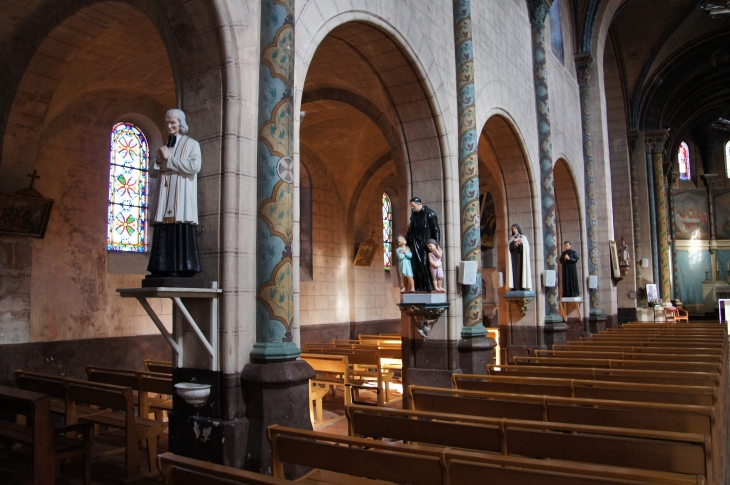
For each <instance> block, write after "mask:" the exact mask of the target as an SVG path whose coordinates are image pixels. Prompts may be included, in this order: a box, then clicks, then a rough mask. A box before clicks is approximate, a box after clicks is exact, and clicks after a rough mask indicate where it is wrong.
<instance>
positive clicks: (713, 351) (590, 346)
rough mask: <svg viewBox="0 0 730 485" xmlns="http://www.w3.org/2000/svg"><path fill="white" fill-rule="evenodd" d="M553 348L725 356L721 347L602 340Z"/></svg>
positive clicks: (571, 343) (579, 350) (580, 350)
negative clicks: (606, 341)
mask: <svg viewBox="0 0 730 485" xmlns="http://www.w3.org/2000/svg"><path fill="white" fill-rule="evenodd" d="M553 350H571V351H573V352H593V351H603V352H634V353H643V352H646V353H650V354H656V353H667V354H679V355H681V354H690V355H692V354H695V353H700V354H707V355H718V356H720V357H724V355H723V351H722V349H721V348H709V349H707V348H705V349H697V348H687V347H647V346H635V345H609V344H603V343H601V342H568V343H565V344H554V345H553Z"/></svg>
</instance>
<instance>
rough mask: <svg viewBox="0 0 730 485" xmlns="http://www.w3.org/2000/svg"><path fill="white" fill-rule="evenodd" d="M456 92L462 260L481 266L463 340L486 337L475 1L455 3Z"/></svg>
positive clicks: (469, 289)
mask: <svg viewBox="0 0 730 485" xmlns="http://www.w3.org/2000/svg"><path fill="white" fill-rule="evenodd" d="M454 42H455V44H456V63H457V64H456V82H457V86H456V90H457V103H458V107H459V187H460V190H459V193H460V196H461V259H462V261H475V262H476V263H477V280H476V283H474V284H473V285H469V286H466V285H464V287H463V290H462V297H463V301H464V327H463V328H462V331H461V334H462V336H463V337H473V336H481V335H486V333H487V331H486V329H485V328H484V324H483V321H482V271H481V269H482V248H481V235H480V227H479V157H478V154H477V141H478V137H479V135H478V134H477V120H476V106H475V105H474V103H475V96H474V51H473V44H472V37H471V0H454Z"/></svg>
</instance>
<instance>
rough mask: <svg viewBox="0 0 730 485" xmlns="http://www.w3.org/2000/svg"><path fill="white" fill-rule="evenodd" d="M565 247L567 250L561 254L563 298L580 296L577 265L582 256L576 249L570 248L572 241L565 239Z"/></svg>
mask: <svg viewBox="0 0 730 485" xmlns="http://www.w3.org/2000/svg"><path fill="white" fill-rule="evenodd" d="M563 248H564V249H565V251H563V252H562V253H561V254H560V264H561V266H562V267H563V298H572V297H576V296H580V285H579V284H578V268H577V265H576V263H577V262H578V260H579V259H580V258H579V257H578V253H576V252H575V250H573V249H570V241H565V242H564V243H563Z"/></svg>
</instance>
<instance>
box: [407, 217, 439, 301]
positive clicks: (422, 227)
mask: <svg viewBox="0 0 730 485" xmlns="http://www.w3.org/2000/svg"><path fill="white" fill-rule="evenodd" d="M429 239H434V240H436V242H437V243H438V244H439V245H440V244H441V232H440V231H439V222H438V218H437V217H436V213H435V212H434V211H432V210H431V209H429V208H428V207H426V206H425V205H423V206H421V210H420V211H418V212H411V222H410V224H409V225H408V232H407V233H406V243H407V244H408V247H409V248H411V252H412V253H413V259H412V263H413V283H414V285H415V288H416V291H433V282H432V281H431V271H430V270H429V263H428V248H426V241H428V240H429Z"/></svg>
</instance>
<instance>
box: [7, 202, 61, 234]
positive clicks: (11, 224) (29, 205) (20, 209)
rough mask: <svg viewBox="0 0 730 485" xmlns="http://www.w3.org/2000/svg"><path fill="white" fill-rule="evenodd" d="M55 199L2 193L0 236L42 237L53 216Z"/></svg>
mask: <svg viewBox="0 0 730 485" xmlns="http://www.w3.org/2000/svg"><path fill="white" fill-rule="evenodd" d="M52 208H53V199H44V198H41V197H28V196H25V195H17V194H1V195H0V237H34V238H38V239H42V238H43V236H44V235H45V234H46V228H47V227H48V220H49V218H50V217H51V209H52Z"/></svg>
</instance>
